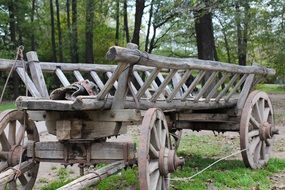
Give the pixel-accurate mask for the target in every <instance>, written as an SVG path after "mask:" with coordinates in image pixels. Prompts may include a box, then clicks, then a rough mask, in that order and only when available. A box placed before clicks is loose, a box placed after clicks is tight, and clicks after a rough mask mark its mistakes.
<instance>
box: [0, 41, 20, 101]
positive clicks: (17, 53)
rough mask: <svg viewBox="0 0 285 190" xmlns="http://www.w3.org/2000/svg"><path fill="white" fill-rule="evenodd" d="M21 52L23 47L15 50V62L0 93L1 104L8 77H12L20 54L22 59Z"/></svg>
mask: <svg viewBox="0 0 285 190" xmlns="http://www.w3.org/2000/svg"><path fill="white" fill-rule="evenodd" d="M23 50H24V46H19V47H18V48H17V52H16V56H15V61H14V63H13V65H12V67H11V69H10V71H9V74H8V76H7V79H6V81H5V84H4V87H3V89H2V93H1V97H0V103H1V102H2V100H3V96H4V93H5V90H6V88H7V85H8V82H9V79H10V77H11V75H12V72H13V70H14V69H15V66H16V63H17V60H18V57H19V56H20V54H21V55H22V57H23Z"/></svg>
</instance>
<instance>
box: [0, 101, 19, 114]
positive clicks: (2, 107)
mask: <svg viewBox="0 0 285 190" xmlns="http://www.w3.org/2000/svg"><path fill="white" fill-rule="evenodd" d="M15 108H16V105H15V103H14V102H4V103H1V104H0V112H1V111H5V110H7V109H15Z"/></svg>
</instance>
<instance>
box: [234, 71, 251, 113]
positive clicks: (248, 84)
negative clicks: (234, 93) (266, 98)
mask: <svg viewBox="0 0 285 190" xmlns="http://www.w3.org/2000/svg"><path fill="white" fill-rule="evenodd" d="M254 78H255V75H254V74H250V75H249V76H248V77H247V79H246V81H245V83H244V86H243V89H242V91H241V93H240V95H239V98H238V102H237V109H238V110H241V109H242V108H243V106H244V104H245V101H246V99H247V97H248V94H249V93H250V90H251V88H252V84H253V82H254Z"/></svg>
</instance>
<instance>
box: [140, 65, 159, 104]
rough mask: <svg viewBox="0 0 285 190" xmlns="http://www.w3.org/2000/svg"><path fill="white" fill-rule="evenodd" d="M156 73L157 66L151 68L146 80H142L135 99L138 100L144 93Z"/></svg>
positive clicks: (157, 70) (157, 71)
mask: <svg viewBox="0 0 285 190" xmlns="http://www.w3.org/2000/svg"><path fill="white" fill-rule="evenodd" d="M158 73H159V69H158V68H155V69H153V71H152V73H151V74H150V76H149V77H148V78H147V80H146V81H145V82H144V84H143V86H142V87H141V88H140V89H139V91H138V93H137V99H138V100H139V99H140V98H141V97H142V95H143V94H144V93H145V91H146V89H147V88H148V87H149V85H150V84H151V83H152V82H153V80H154V79H155V78H156V76H157V74H158Z"/></svg>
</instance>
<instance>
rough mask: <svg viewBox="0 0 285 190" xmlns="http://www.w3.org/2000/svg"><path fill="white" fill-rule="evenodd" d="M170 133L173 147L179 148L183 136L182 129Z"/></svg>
mask: <svg viewBox="0 0 285 190" xmlns="http://www.w3.org/2000/svg"><path fill="white" fill-rule="evenodd" d="M169 134H170V144H171V146H172V148H173V149H175V150H177V149H178V148H179V145H180V141H181V137H182V129H181V130H177V129H175V131H171V132H169Z"/></svg>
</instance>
